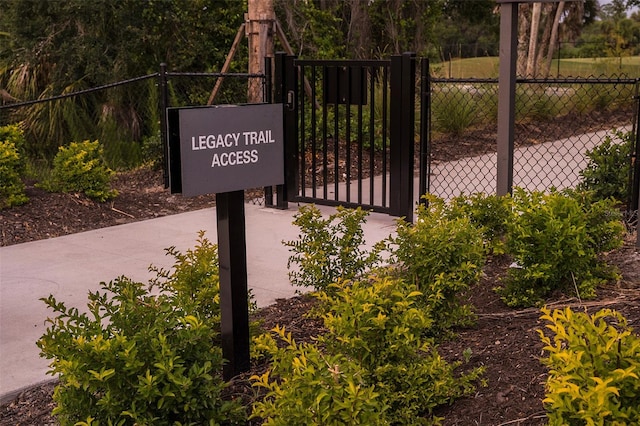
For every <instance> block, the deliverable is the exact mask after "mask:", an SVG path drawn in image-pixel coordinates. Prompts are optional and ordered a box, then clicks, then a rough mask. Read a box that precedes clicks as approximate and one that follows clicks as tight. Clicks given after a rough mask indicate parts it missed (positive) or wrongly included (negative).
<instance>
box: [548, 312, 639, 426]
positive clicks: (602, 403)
mask: <svg viewBox="0 0 640 426" xmlns="http://www.w3.org/2000/svg"><path fill="white" fill-rule="evenodd" d="M542 312H543V315H542V319H543V320H545V321H546V322H547V323H548V324H547V325H546V327H547V328H548V329H549V330H550V331H551V333H550V335H547V334H545V333H544V331H539V333H540V336H541V338H542V342H543V343H544V344H545V347H544V350H545V351H546V353H547V356H546V357H545V358H543V359H542V362H543V364H545V365H546V366H548V367H549V377H548V379H547V383H546V397H545V399H544V401H543V402H544V405H545V408H546V410H547V413H548V417H549V424H551V425H594V426H595V425H619V426H622V425H637V424H640V338H638V336H637V335H635V334H633V329H632V328H631V327H630V326H629V325H628V324H627V320H626V318H624V316H623V315H621V314H620V313H618V312H616V311H614V310H610V309H602V310H600V311H598V312H596V313H595V314H593V315H589V314H587V313H574V312H573V311H572V310H571V309H569V308H566V309H564V310H554V311H553V312H552V311H550V310H549V309H546V308H545V309H542Z"/></svg>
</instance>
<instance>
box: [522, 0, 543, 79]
mask: <svg viewBox="0 0 640 426" xmlns="http://www.w3.org/2000/svg"><path fill="white" fill-rule="evenodd" d="M541 12H542V4H541V3H533V8H532V11H531V31H530V33H529V52H528V54H527V69H526V71H525V75H526V76H527V77H535V75H536V52H537V51H538V28H539V27H540V15H541Z"/></svg>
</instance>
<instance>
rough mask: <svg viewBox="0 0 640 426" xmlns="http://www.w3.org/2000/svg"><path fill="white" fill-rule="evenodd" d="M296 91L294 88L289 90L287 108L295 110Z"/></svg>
mask: <svg viewBox="0 0 640 426" xmlns="http://www.w3.org/2000/svg"><path fill="white" fill-rule="evenodd" d="M295 97H296V95H295V93H294V92H293V90H289V91H288V92H287V109H288V110H289V111H293V110H294V109H295Z"/></svg>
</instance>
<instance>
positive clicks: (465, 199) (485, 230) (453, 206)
mask: <svg viewBox="0 0 640 426" xmlns="http://www.w3.org/2000/svg"><path fill="white" fill-rule="evenodd" d="M512 214H513V213H512V208H511V197H510V196H497V195H485V194H482V193H476V194H473V195H460V196H458V197H455V198H453V199H452V200H451V202H450V203H449V212H448V216H450V217H452V218H463V217H468V218H469V220H470V221H471V223H472V224H473V225H474V226H476V227H478V228H479V229H480V231H482V234H483V236H484V240H485V244H486V247H487V251H488V252H489V253H494V254H504V253H505V250H506V247H505V238H506V234H507V223H509V221H510V218H511V215H512Z"/></svg>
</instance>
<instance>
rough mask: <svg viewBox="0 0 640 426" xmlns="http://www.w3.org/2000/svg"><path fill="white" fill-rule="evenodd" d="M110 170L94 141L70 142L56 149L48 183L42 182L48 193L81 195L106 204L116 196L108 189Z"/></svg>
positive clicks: (97, 144)
mask: <svg viewBox="0 0 640 426" xmlns="http://www.w3.org/2000/svg"><path fill="white" fill-rule="evenodd" d="M112 174H113V171H111V170H110V169H109V168H108V167H107V166H106V165H105V164H104V161H103V159H102V148H101V147H100V144H99V143H98V141H93V142H89V141H84V142H72V143H71V144H69V146H68V147H60V148H59V150H58V153H57V154H56V156H55V158H54V159H53V173H52V177H51V181H50V182H45V183H43V186H44V187H45V188H46V189H47V190H49V191H62V192H83V193H85V194H86V195H87V196H88V197H90V198H95V199H97V200H99V201H106V200H108V199H111V198H114V197H116V196H117V195H118V192H117V191H116V190H111V189H109V186H110V183H111V176H112Z"/></svg>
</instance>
